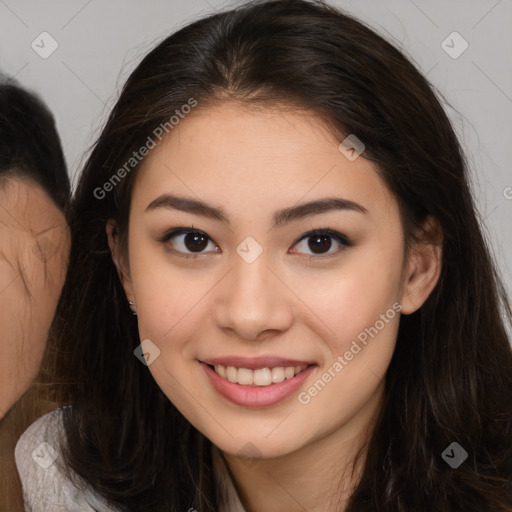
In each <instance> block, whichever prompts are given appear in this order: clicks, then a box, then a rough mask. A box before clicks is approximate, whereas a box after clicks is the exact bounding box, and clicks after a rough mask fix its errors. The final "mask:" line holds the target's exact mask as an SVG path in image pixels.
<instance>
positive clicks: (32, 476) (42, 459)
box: [14, 408, 113, 512]
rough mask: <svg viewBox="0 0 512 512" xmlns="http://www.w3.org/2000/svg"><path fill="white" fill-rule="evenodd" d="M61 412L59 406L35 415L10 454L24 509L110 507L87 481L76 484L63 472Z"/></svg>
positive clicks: (82, 511)
mask: <svg viewBox="0 0 512 512" xmlns="http://www.w3.org/2000/svg"><path fill="white" fill-rule="evenodd" d="M62 412H63V408H60V409H55V410H54V411H52V412H50V413H48V414H45V415H44V416H42V417H41V418H39V419H38V420H37V421H35V422H34V423H32V425H30V426H29V427H28V429H27V430H25V432H24V433H23V434H22V435H21V437H20V439H19V440H18V443H17V444H16V448H15V452H14V455H15V459H16V466H17V469H18V473H19V476H20V480H21V484H22V487H23V498H24V500H25V510H26V512H47V511H48V512H50V511H51V512H58V511H59V512H60V511H62V512H63V511H66V512H75V511H76V512H94V511H95V510H101V511H103V510H105V511H107V510H108V511H110V510H113V509H111V508H109V507H107V506H106V505H105V504H104V503H103V502H101V501H100V500H98V498H96V497H95V496H94V493H93V492H92V490H90V489H88V488H87V485H79V484H78V485H77V484H76V483H75V479H73V480H71V479H70V478H69V477H68V476H67V475H68V472H67V471H66V470H65V469H64V463H63V458H62V444H63V440H64V439H65V433H64V428H63V424H62ZM78 481H79V479H78V478H76V482H78ZM93 507H95V508H93Z"/></svg>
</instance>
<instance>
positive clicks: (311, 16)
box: [49, 0, 512, 512]
mask: <svg viewBox="0 0 512 512" xmlns="http://www.w3.org/2000/svg"><path fill="white" fill-rule="evenodd" d="M190 98H195V100H196V101H197V102H198V105H199V106H198V108H201V107H202V106H206V105H208V104H209V103H212V102H215V101H224V100H226V98H228V99H233V100H236V101H240V102H247V104H249V103H252V104H253V103H258V104H265V103H266V104H281V103H292V104H295V105H298V106H301V107H303V108H306V109H308V110H310V111H311V112H313V113H316V114H317V115H318V116H321V117H322V119H325V120H327V122H328V123H329V125H330V126H331V127H332V130H333V132H334V133H336V134H339V136H340V141H341V140H343V138H344V136H346V135H348V134H355V135H356V136H357V137H358V138H359V139H360V140H362V141H364V144H365V146H366V149H365V154H364V156H365V157H366V158H367V159H369V160H371V161H372V162H373V163H374V164H375V165H376V167H377V168H378V172H379V173H380V175H381V176H382V177H383V179H384V180H385V182H386V183H387V185H388V187H389V189H390V190H391V191H392V193H393V194H394V196H395V198H396V200H397V201H398V203H399V206H400V210H401V215H402V220H403V225H404V233H405V236H406V242H407V243H411V242H412V241H413V240H414V238H413V237H414V235H413V233H414V232H415V230H417V229H419V228H420V226H421V225H422V223H423V222H424V220H425V219H426V218H427V216H428V215H432V216H433V217H434V218H436V219H437V220H438V221H439V223H440V225H441V227H442V230H443V235H444V237H443V247H442V248H443V257H442V272H441V276H440V279H439V282H438V283H437V285H436V288H435V289H434V290H433V292H432V293H431V295H430V296H429V298H428V300H427V301H426V303H425V304H424V305H423V306H422V307H421V308H420V309H419V310H418V311H417V312H416V313H414V314H412V315H408V316H404V317H402V318H401V321H400V328H399V334H398V339H397V345H396V349H395V352H394V355H393V358H392V361H391V364H390V366H389V369H388V372H387V375H386V390H385V407H384V412H383V415H382V417H381V418H380V421H379V423H378V425H377V426H376V429H375V431H374V433H373V436H372V438H371V440H370V445H369V446H370V447H369V451H368V456H367V458H366V460H365V465H364V471H363V474H362V478H361V480H360V483H359V485H358V487H357V489H356V490H355V492H354V494H353V495H352V497H351V498H350V501H349V503H348V507H347V512H362V511H365V512H366V511H369V510H372V511H377V510H378V511H379V512H391V511H393V512H411V511H415V512H423V511H425V512H426V511H429V512H430V511H432V510H435V511H436V512H448V511H449V512H453V511H454V510H464V511H466V512H469V511H473V512H477V511H478V512H482V511H483V510H485V511H486V512H504V511H505V510H510V509H511V507H512V493H511V488H510V482H511V476H512V442H511V441H512V351H511V347H510V343H509V339H508V337H507V333H506V329H505V319H506V320H507V321H508V322H509V323H510V322H511V320H512V312H511V308H510V304H509V302H508V299H507V296H506V292H505V290H504V287H503V285H502V283H501V281H500V278H499V276H498V274H497V271H496V267H495V263H494V262H493V260H492V258H491V255H490V252H489V249H488V247H487V244H486V241H485V239H484V237H483V235H482V229H481V226H480V222H479V218H478V214H477V211H476V207H475V204H474V200H473V198H472V195H471V191H470V187H469V177H468V170H467V169H468V166H467V162H466V159H465V156H464V154H463V151H462V149H461V146H460V144H459V141H458V140H457V137H456V135H455V133H454V130H453V128H452V126H451V124H450V122H449V119H448V117H447V115H446V113H445V111H444V110H443V107H442V105H441V103H440V101H439V99H438V96H437V95H436V92H435V89H434V88H433V86H432V85H431V84H429V82H428V81H427V80H426V78H425V77H424V76H423V75H422V74H421V73H420V72H419V71H418V70H417V69H416V68H415V67H414V65H413V64H412V63H411V62H410V61H409V60H408V59H407V58H406V57H405V56H404V55H403V54H402V52H401V51H399V50H398V49H397V48H395V47H394V46H393V45H392V44H391V43H389V42H387V41H386V40H384V39H383V38H382V37H381V36H379V35H377V34H376V33H375V32H374V31H373V30H371V29H370V28H369V27H367V26H366V25H365V24H364V23H362V22H360V21H357V20H356V19H354V18H352V17H351V16H349V15H347V14H345V13H343V12H341V11H340V10H338V9H335V8H333V7H331V6H328V5H326V4H324V3H323V2H319V1H314V0H312V1H306V0H272V1H264V2H261V1H258V2H250V3H248V4H245V5H242V6H240V7H238V8H235V9H232V10H230V11H227V12H222V13H218V14H214V15H212V16H209V17H207V18H204V19H201V20H199V21H196V22H194V23H192V24H190V25H188V26H186V27H184V28H182V29H181V30H179V31H178V32H176V33H174V34H173V35H171V36H169V37H168V38H166V39H165V40H164V41H162V42H161V43H160V44H158V45H157V46H156V47H155V48H154V49H153V50H152V51H151V52H150V53H149V54H148V55H147V56H146V57H145V58H144V59H143V60H142V62H141V63H140V64H139V65H138V66H137V68H136V69H135V70H134V71H133V73H132V74H131V76H130V77H129V78H128V80H127V82H126V84H125V86H124V88H123V90H122V92H121V94H120V97H119V99H118V101H117V103H116V105H115V107H114V108H113V110H112V112H111V114H110V116H109V118H108V120H107V123H106V125H105V127H104V129H103V131H102V133H101V135H100V136H99V138H98V140H97V141H96V144H95V146H94V148H93V150H92V152H91V154H90V157H89V159H88V161H87V163H86V165H85V168H84V169H83V172H82V174H81V176H80V180H79V184H78V188H77V191H76V194H75V197H74V205H73V212H72V220H71V229H72V235H73V242H72V249H71V258H70V267H69V274H68V279H67V282H66V285H65V287H64V291H63V295H62V300H61V302H60V306H59V310H58V318H57V321H56V322H55V325H54V330H55V335H56V338H57V345H56V346H55V347H54V349H55V350H54V352H51V353H50V354H49V356H52V355H53V357H54V359H52V361H53V363H52V364H54V365H55V374H56V375H58V376H59V378H61V379H62V382H63V383H64V384H63V386H62V387H61V389H60V390H61V402H62V403H73V407H69V408H66V409H65V410H64V419H65V428H66V434H67V439H68V443H67V446H66V461H67V463H68V465H69V467H70V468H72V469H73V470H74V471H75V472H76V473H78V474H79V475H80V476H81V477H83V478H84V479H85V480H86V481H87V482H88V483H89V484H90V485H91V486H92V487H93V488H94V489H95V490H96V491H97V492H98V493H99V494H100V495H101V496H103V497H104V498H105V499H106V500H108V501H110V503H112V504H114V505H116V506H118V507H119V508H120V509H121V510H127V511H128V510H129V511H132V510H133V511H138V512H142V511H151V512H155V511H160V510H162V511H163V510H167V511H183V510H187V509H189V507H195V508H196V509H197V510H201V511H203V512H204V511H214V510H215V508H216V505H215V502H216V490H215V487H214V485H213V482H212V461H211V457H210V454H209V450H208V447H209V446H210V441H209V440H208V439H206V438H205V437H204V436H203V435H202V434H201V433H200V432H198V431H197V430H196V429H195V428H194V427H193V426H192V425H190V423H189V422H188V421H187V420H186V418H184V417H183V416H182V415H181V413H180V412H179V411H178V410H177V409H176V408H175V407H174V405H173V404H172V403H171V402H170V401H169V400H168V399H167V398H166V397H165V396H164V394H163V393H162V391H161V390H160V389H159V388H158V386H157V385H156V383H155V382H154V380H153V379H152V377H151V375H150V373H149V372H148V371H147V368H145V367H144V366H143V365H141V364H140V363H139V361H138V360H137V358H135V357H134V355H133V351H134V349H135V348H136V347H137V346H138V345H139V343H140V340H139V337H138V331H137V324H136V320H135V318H134V316H133V315H132V314H131V311H130V309H129V307H128V304H127V303H126V300H125V295H124V291H123V289H122V286H121V283H120V281H119V278H118V274H117V271H116V268H115V266H114V264H113V261H112V257H111V254H110V251H109V247H108V243H107V237H106V233H105V223H106V222H107V220H108V219H109V218H113V219H115V220H116V221H117V225H118V227H119V234H120V236H121V239H122V240H124V241H125V244H124V247H125V249H126V237H127V231H128V230H127V227H128V214H129V209H130V194H131V188H132V187H133V183H134V178H135V176H136V174H137V170H138V168H139V165H138V164H137V165H134V166H133V168H130V169H129V172H128V171H127V172H125V173H123V178H122V179H121V180H118V181H116V182H115V183H114V184H113V185H112V187H109V189H110V190H109V191H108V192H105V190H106V188H105V187H104V184H105V183H107V182H110V183H113V182H112V181H109V180H111V179H112V177H113V175H114V174H116V173H118V170H119V169H121V168H122V167H123V165H125V163H126V162H127V161H129V159H130V158H131V156H132V155H133V152H134V151H137V150H138V149H139V148H140V147H141V146H143V145H144V144H145V143H146V141H147V139H148V136H151V134H153V133H154V130H155V129H156V128H157V127H158V126H159V125H161V124H162V123H165V122H167V121H168V120H169V118H170V117H171V116H172V115H173V114H174V113H175V111H176V109H180V108H181V106H182V105H184V104H187V102H188V100H189V99H190ZM192 115H193V114H192ZM125 170H126V169H125ZM118 176H119V173H118ZM101 190H103V192H105V193H103V192H101ZM500 309H501V313H502V314H500ZM452 442H457V443H458V444H459V445H460V446H461V447H463V448H464V449H465V450H466V452H467V453H468V459H467V460H466V461H465V462H464V463H463V464H462V465H460V466H459V467H458V468H457V469H453V468H452V467H450V465H448V464H447V463H446V462H445V460H443V458H442V453H443V451H444V450H445V449H446V448H447V447H448V446H449V445H450V444H451V443H452Z"/></svg>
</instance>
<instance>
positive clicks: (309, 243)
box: [293, 229, 352, 257]
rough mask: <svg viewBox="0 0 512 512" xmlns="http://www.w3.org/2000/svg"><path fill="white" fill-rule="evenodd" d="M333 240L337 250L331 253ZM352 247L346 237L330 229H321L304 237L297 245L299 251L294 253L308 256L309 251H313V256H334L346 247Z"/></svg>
mask: <svg viewBox="0 0 512 512" xmlns="http://www.w3.org/2000/svg"><path fill="white" fill-rule="evenodd" d="M333 240H334V249H335V250H334V251H332V252H331V253H329V251H330V250H331V248H333ZM351 245H352V244H351V243H350V241H349V240H348V238H347V237H346V236H345V235H342V234H341V233H338V232H337V231H332V230H330V229H320V230H315V231H310V232H309V233H306V234H305V235H303V236H302V237H301V238H300V239H299V240H298V242H296V244H295V246H298V247H299V249H298V250H296V251H293V252H301V253H306V254H307V252H308V251H311V253H312V254H310V255H312V256H320V257H322V256H332V255H334V254H337V253H338V252H339V251H341V250H343V249H344V248H345V247H350V246H351ZM295 246H294V247H295Z"/></svg>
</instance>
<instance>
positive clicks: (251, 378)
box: [214, 364, 308, 386]
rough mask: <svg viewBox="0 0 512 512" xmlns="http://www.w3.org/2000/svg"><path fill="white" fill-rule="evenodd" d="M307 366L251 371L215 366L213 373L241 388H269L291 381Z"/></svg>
mask: <svg viewBox="0 0 512 512" xmlns="http://www.w3.org/2000/svg"><path fill="white" fill-rule="evenodd" d="M307 366H308V365H302V366H286V367H283V366H277V367H275V368H259V369H258V370H251V369H249V368H235V367H234V366H227V367H226V366H223V365H221V364H216V365H215V366H214V370H215V373H217V375H220V376H221V377H222V378H223V379H226V380H228V381H229V382H233V383H235V382H236V383H238V384H241V385H243V386H252V385H256V386H270V385H271V384H278V383H279V382H283V381H284V380H285V379H291V378H292V377H294V376H295V375H297V374H298V373H300V372H302V371H303V370H304V369H306V368H307Z"/></svg>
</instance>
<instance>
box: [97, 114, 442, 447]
mask: <svg viewBox="0 0 512 512" xmlns="http://www.w3.org/2000/svg"><path fill="white" fill-rule="evenodd" d="M340 142H341V140H340V141H338V140H335V139H334V138H333V137H332V135H330V134H329V132H328V131H327V129H325V127H324V126H323V125H322V123H321V122H320V121H319V120H318V118H317V117H315V116H314V115H313V114H304V113H299V112H297V111H287V112H284V111H277V110H273V109H262V110H260V111H255V110H248V109H247V108H246V107H243V106H239V105H237V104H223V105H220V106H216V107H207V108H204V109H203V110H196V111H195V112H194V113H193V114H191V115H190V116H189V117H187V118H185V119H184V120H182V121H181V122H180V124H179V125H178V126H176V127H175V128H174V129H173V131H172V132H171V133H170V135H169V137H168V138H167V139H166V140H164V141H163V142H162V143H161V144H160V145H159V146H157V147H156V148H155V149H153V150H151V151H150V153H149V155H148V156H147V157H146V159H145V161H144V162H143V165H142V168H141V169H140V171H139V174H138V175H137V177H136V183H135V187H134V190H133V195H132V204H131V211H130V221H129V243H128V253H129V254H128V257H129V267H128V266H127V265H125V264H124V263H123V260H122V258H120V257H119V254H118V252H116V251H118V249H117V248H116V242H115V238H112V231H111V226H110V225H109V227H108V228H107V232H108V233H109V237H110V242H111V247H112V248H113V251H114V255H115V261H116V262H117V264H118V268H119V269H120V272H121V274H120V275H121V279H122V280H123V284H124V287H125V290H126V294H127V297H128V299H129V300H131V301H133V302H134V303H135V305H136V310H137V314H138V323H139V333H140V339H141V340H150V341H144V343H143V347H144V352H145V353H146V354H148V357H149V360H148V362H149V371H150V372H151V373H152V375H153V377H154V378H155V380H156V382H157V383H158V385H159V386H160V388H161V389H162V390H163V392H164V393H165V394H166V395H167V396H168V397H169V399H170V400H171V401H172V402H173V403H174V404H175V405H176V406H177V407H178V409H179V410H180V411H181V412H182V414H183V415H184V416H185V417H186V418H187V419H188V420H189V421H190V422H191V423H192V424H193V425H194V426H195V427H196V428H197V429H199V430H200V431H201V432H203V433H204V434H205V435H206V436H207V437H208V438H209V439H210V440H211V441H212V442H213V443H214V444H216V445H217V446H218V447H220V448H221V449H222V450H223V451H225V452H227V453H230V454H233V455H235V454H244V450H245V451H247V450H249V451H250V450H251V449H252V450H253V452H254V451H255V452H257V453H259V454H260V455H261V456H263V457H277V456H280V455H285V454H287V453H291V452H293V451H295V450H298V449H300V448H301V447H304V446H306V445H310V444H312V443H314V442H315V441H317V440H319V439H322V438H323V437H325V436H327V435H329V434H332V433H334V432H337V431H342V430H343V431H344V432H345V433H346V436H347V437H350V436H351V435H353V434H355V433H357V432H358V431H360V430H361V429H362V428H363V425H364V424H365V423H366V422H367V421H368V420H369V418H370V416H371V415H372V414H373V413H375V411H376V410H377V406H378V404H379V402H380V399H381V397H382V390H383V382H384V381H383V378H384V375H385V372H386V369H387V367H388V364H389V362H390V359H391V356H392V354H393V349H394V346H395V340H396V336H397V329H398V324H399V317H400V310H401V311H402V313H406V314H408V313H411V312H413V311H414V310H416V309H417V308H418V307H419V306H420V305H421V304H422V303H423V301H424V300H425V299H426V297H427V296H428V293H429V292H430V291H431V289H432V288H433V286H434V285H435V280H436V279H437V270H436V268H435V265H436V264H437V263H436V259H435V258H436V256H435V255H433V254H434V253H431V252H429V251H428V250H425V249H424V250H423V251H421V252H419V253H418V255H417V256H415V257H411V259H410V260H409V261H407V262H406V261H404V239H403V234H402V225H401V222H400V217H399V210H398V206H397V202H396V200H395V199H394V197H393V196H392V195H391V194H390V192H389V191H388V189H387V188H386V186H385V185H384V183H383V181H381V179H380V178H379V176H378V175H377V173H376V172H375V169H374V166H373V165H372V164H371V163H370V162H369V161H367V160H365V159H364V153H363V154H362V155H361V156H360V157H359V158H355V159H354V158H353V156H352V157H351V158H348V157H347V154H345V153H342V152H341V151H340V149H339V148H338V145H339V143H340ZM363 142H364V141H363ZM348 156H350V155H348ZM171 196H172V197H171ZM328 200H330V202H328ZM344 202H346V203H344ZM176 228H183V229H184V230H186V231H193V230H199V231H200V234H199V236H198V235H197V233H196V234H195V235H194V233H193V232H192V233H191V234H187V233H176V234H174V235H172V236H171V238H169V237H167V239H166V238H165V237H166V234H167V233H169V232H170V231H171V230H172V229H176ZM327 229H328V230H330V233H331V235H333V236H331V237H330V236H326V235H325V234H324V235H323V234H322V233H320V235H311V234H310V235H308V236H305V235H306V234H307V233H308V232H310V231H312V230H327ZM337 236H339V237H340V238H339V240H338V239H337V238H336V237H337ZM303 237H305V238H303ZM191 256H194V257H191ZM429 273H430V274H432V275H433V278H427V274H429ZM206 363H210V364H214V363H215V364H217V365H221V367H218V368H217V371H218V372H219V373H220V374H218V373H217V372H215V371H214V370H212V369H211V368H210V367H208V366H207V364H206ZM141 364H142V363H141ZM305 365H308V366H307V368H306V369H305V370H303V368H304V366H305ZM222 367H224V368H225V369H224V370H223V368H222ZM226 367H231V369H229V368H226ZM239 368H242V370H241V371H240V370H239ZM286 368H288V369H286ZM289 368H292V369H289ZM251 369H258V370H259V371H252V370H251ZM299 370H303V372H302V373H299V374H298V375H297V376H293V375H294V374H295V373H297V371H299ZM224 372H226V374H227V375H226V376H224ZM229 379H231V380H236V382H229ZM283 379H284V381H283ZM281 381H283V382H281ZM270 382H272V383H270ZM248 383H249V384H248ZM251 383H252V385H251ZM269 383H270V384H269Z"/></svg>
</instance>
